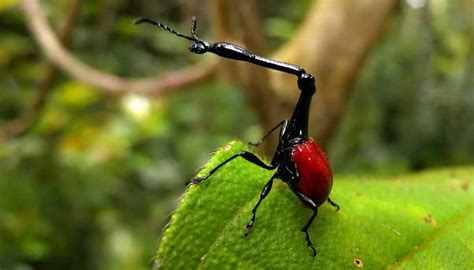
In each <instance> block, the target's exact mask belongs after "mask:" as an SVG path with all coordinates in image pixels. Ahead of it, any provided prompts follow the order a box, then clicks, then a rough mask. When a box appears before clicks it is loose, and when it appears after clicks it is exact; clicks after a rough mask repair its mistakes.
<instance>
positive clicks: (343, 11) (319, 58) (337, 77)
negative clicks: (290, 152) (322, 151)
mask: <svg viewBox="0 0 474 270" xmlns="http://www.w3.org/2000/svg"><path fill="white" fill-rule="evenodd" d="M398 3H399V1H398V0H383V1H374V0H357V1H348V0H318V1H316V3H315V4H314V5H313V7H312V8H311V9H310V11H309V12H308V15H307V18H306V20H305V21H304V23H303V24H302V26H301V27H300V29H299V30H298V32H297V33H296V34H295V35H294V37H293V38H292V39H291V40H290V41H289V42H288V43H287V44H286V45H285V46H284V47H283V48H281V49H280V50H279V51H278V52H277V53H276V54H275V55H274V56H273V58H275V59H278V60H282V61H285V62H289V63H294V64H298V65H300V66H302V67H303V68H304V69H305V70H306V71H307V72H309V73H312V74H313V75H315V76H316V79H317V89H318V90H317V93H316V95H315V98H314V100H313V108H312V111H311V116H310V134H311V135H312V136H313V137H315V139H317V140H318V141H319V142H320V143H322V144H327V143H328V140H329V139H330V138H331V136H332V135H333V133H334V131H335V129H336V127H337V125H338V123H339V122H340V119H341V117H342V116H343V114H344V111H345V108H346V104H347V100H348V96H349V93H350V90H351V88H352V85H353V84H354V81H355V78H356V76H357V74H358V72H359V70H360V69H361V66H362V64H363V62H364V60H365V59H366V56H367V54H368V53H369V51H370V50H371V49H372V48H373V46H374V45H375V43H376V41H377V40H378V38H379V37H380V34H381V33H382V32H383V29H384V26H385V22H386V21H387V19H388V18H389V17H390V15H391V14H392V13H393V12H394V11H395V10H396V7H397V6H398ZM270 78H271V82H272V86H273V87H272V89H274V90H275V92H276V94H277V95H278V96H279V99H278V100H279V101H280V105H279V107H280V108H281V109H279V110H278V114H277V115H275V118H276V120H275V121H274V122H276V121H277V119H283V118H287V117H288V116H290V115H291V112H292V110H293V106H294V104H295V102H296V99H297V97H298V95H299V91H298V89H297V87H296V80H295V78H294V77H291V76H289V75H285V74H282V73H280V72H273V71H272V72H271V74H270Z"/></svg>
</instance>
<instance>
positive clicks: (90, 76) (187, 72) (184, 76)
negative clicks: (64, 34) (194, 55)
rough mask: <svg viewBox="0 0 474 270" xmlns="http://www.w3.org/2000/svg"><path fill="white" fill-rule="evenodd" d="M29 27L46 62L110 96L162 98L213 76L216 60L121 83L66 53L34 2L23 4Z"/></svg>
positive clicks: (38, 5)
mask: <svg viewBox="0 0 474 270" xmlns="http://www.w3.org/2000/svg"><path fill="white" fill-rule="evenodd" d="M22 4H23V10H24V12H25V16H26V19H27V23H28V27H29V28H30V31H31V32H32V34H33V35H34V37H35V39H36V40H37V42H38V43H39V45H40V47H41V49H42V50H43V52H44V53H45V54H46V56H47V57H48V59H49V60H50V61H52V62H53V63H54V64H56V65H57V66H58V67H60V68H61V69H62V70H64V71H65V72H66V73H68V74H69V75H70V76H72V77H73V78H75V79H77V80H79V81H82V82H84V83H86V84H89V85H92V86H94V87H96V88H98V89H99V90H103V91H104V92H106V93H109V94H123V93H131V92H133V93H136V94H143V95H162V94H166V93H169V92H170V91H172V90H174V89H176V88H178V87H184V86H186V85H190V84H194V83H196V82H198V81H201V80H203V79H205V78H207V77H208V76H210V75H211V74H212V71H213V70H214V68H215V67H216V65H217V62H218V61H217V59H215V58H211V59H209V60H205V61H203V62H201V63H198V64H196V65H194V66H191V67H188V68H184V69H182V70H179V71H175V72H171V73H168V74H165V75H162V76H161V77H160V78H141V79H124V78H121V77H118V76H115V75H113V74H110V73H106V72H103V71H101V70H99V69H96V68H93V67H90V66H88V65H87V64H85V63H83V62H81V61H80V60H79V59H77V58H76V57H74V56H73V55H72V54H71V53H70V52H68V51H67V50H66V49H65V48H64V47H63V46H62V45H61V43H60V42H59V41H58V39H57V37H56V36H55V34H54V33H53V31H52V30H51V28H50V27H49V25H48V23H47V21H46V18H45V16H44V14H43V12H42V10H41V7H40V4H39V2H38V1H37V0H23V3H22Z"/></svg>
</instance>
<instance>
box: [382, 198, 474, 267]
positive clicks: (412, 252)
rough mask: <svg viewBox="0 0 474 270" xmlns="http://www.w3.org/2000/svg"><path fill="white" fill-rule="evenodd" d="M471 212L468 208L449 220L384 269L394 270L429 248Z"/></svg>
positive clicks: (471, 209)
mask: <svg viewBox="0 0 474 270" xmlns="http://www.w3.org/2000/svg"><path fill="white" fill-rule="evenodd" d="M473 212H474V207H468V208H467V209H466V210H465V211H464V212H462V213H461V214H460V215H458V216H456V217H455V218H453V219H451V220H450V221H448V222H447V223H446V224H445V225H444V226H442V227H440V228H439V229H438V230H436V231H434V232H433V233H432V234H431V235H429V236H428V237H426V238H424V239H423V241H422V242H421V244H420V245H416V247H417V248H414V247H415V246H413V248H412V249H411V250H410V251H408V253H407V254H405V255H404V256H403V257H401V258H400V259H398V260H396V261H395V262H394V263H392V264H389V265H388V266H387V267H386V269H387V270H392V269H396V268H397V267H399V266H400V265H402V264H403V263H404V262H406V261H409V260H410V259H411V258H412V257H413V256H415V255H416V254H418V253H420V252H422V251H424V250H426V249H427V248H428V247H429V246H430V244H431V243H433V241H435V240H437V239H438V237H439V236H440V235H442V234H444V233H447V232H449V230H448V229H449V228H450V227H452V226H455V225H457V224H459V223H460V222H461V221H463V220H465V219H466V218H467V217H469V216H470V215H471V214H473Z"/></svg>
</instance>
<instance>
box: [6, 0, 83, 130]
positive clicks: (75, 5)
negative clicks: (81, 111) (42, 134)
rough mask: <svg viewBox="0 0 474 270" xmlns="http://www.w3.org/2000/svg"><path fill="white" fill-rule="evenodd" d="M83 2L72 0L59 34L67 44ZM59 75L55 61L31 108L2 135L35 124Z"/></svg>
mask: <svg viewBox="0 0 474 270" xmlns="http://www.w3.org/2000/svg"><path fill="white" fill-rule="evenodd" d="M81 3H82V0H72V1H71V3H70V7H69V13H68V15H67V16H66V18H65V21H64V23H63V25H62V27H61V30H60V32H59V34H58V36H59V42H60V43H62V44H66V43H67V42H68V40H69V38H70V36H71V35H70V34H71V32H72V29H73V28H74V25H75V24H76V21H77V15H78V14H79V8H80V5H81ZM57 75H58V68H57V67H56V65H54V64H53V63H49V64H48V65H47V67H46V73H45V76H44V78H43V79H42V80H41V81H40V82H39V83H38V87H37V89H36V93H35V96H34V98H33V102H32V105H31V108H30V109H29V110H27V111H26V112H25V113H24V114H23V115H21V116H20V117H18V118H16V119H14V120H12V121H10V122H8V123H7V124H6V125H5V126H4V127H3V129H2V130H1V132H0V135H2V136H3V137H5V138H12V137H17V136H20V135H21V134H23V133H24V132H26V131H27V130H28V128H29V127H31V126H32V125H33V123H34V122H35V121H36V119H37V118H38V116H39V115H40V114H41V110H42V109H43V107H44V105H45V103H46V97H47V95H48V93H49V90H50V89H51V86H52V84H53V82H54V80H55V79H56V76H57Z"/></svg>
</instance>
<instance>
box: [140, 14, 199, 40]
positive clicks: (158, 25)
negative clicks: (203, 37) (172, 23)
mask: <svg viewBox="0 0 474 270" xmlns="http://www.w3.org/2000/svg"><path fill="white" fill-rule="evenodd" d="M142 23H148V24H152V25H154V26H157V27H160V28H162V29H164V30H166V31H168V32H170V33H172V34H174V35H176V36H178V37H182V38H185V39H187V40H191V41H194V42H199V41H200V39H199V38H198V37H197V36H196V27H197V22H196V17H193V24H192V28H191V35H192V36H187V35H183V34H181V33H180V32H178V31H176V30H174V29H173V28H171V27H169V26H168V25H166V24H164V23H161V22H160V21H158V20H152V19H149V18H144V17H142V18H138V19H135V20H133V24H135V25H137V24H142Z"/></svg>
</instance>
